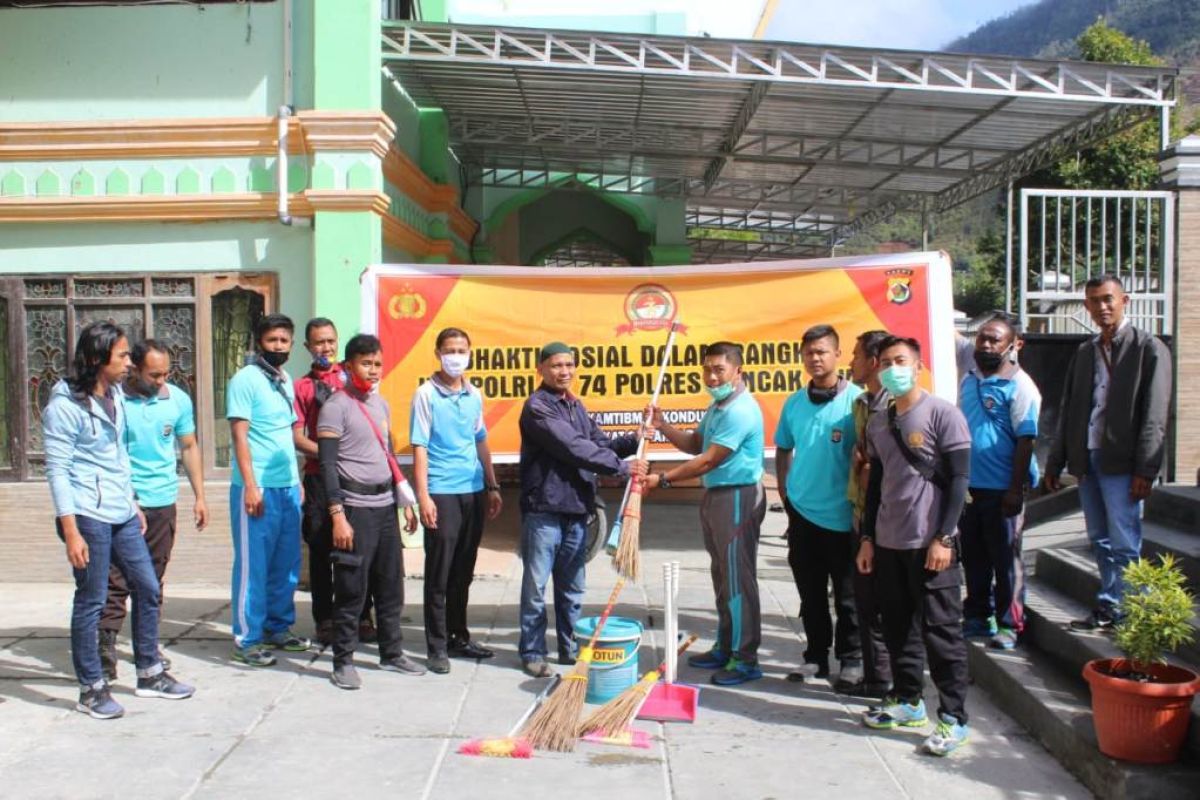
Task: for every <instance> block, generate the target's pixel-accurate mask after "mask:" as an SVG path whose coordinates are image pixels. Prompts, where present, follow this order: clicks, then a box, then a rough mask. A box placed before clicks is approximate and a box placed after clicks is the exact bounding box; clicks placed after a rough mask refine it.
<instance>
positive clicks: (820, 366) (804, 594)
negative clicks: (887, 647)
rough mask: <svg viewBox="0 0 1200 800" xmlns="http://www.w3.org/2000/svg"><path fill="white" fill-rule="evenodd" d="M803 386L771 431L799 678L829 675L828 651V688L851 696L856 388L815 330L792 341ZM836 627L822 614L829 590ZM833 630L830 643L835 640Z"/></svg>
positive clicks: (832, 342)
mask: <svg viewBox="0 0 1200 800" xmlns="http://www.w3.org/2000/svg"><path fill="white" fill-rule="evenodd" d="M800 351H801V355H802V357H803V359H804V368H805V371H807V372H808V374H809V376H810V378H811V379H810V380H809V383H808V386H807V387H805V388H803V389H801V390H800V391H798V392H796V393H794V394H793V395H792V396H791V397H789V398H788V399H787V401H786V402H785V403H784V404H783V411H782V412H781V413H780V415H779V425H778V426H777V427H776V429H775V448H776V449H775V473H776V478H777V481H778V486H779V494H780V498H781V499H782V500H783V505H784V509H785V510H786V511H787V515H788V531H787V537H788V565H789V566H791V568H792V576H793V577H794V578H795V581H796V589H797V590H798V591H799V593H800V617H801V619H802V620H803V621H804V635H805V636H806V637H807V639H808V648H807V649H806V650H805V651H804V663H805V665H806V667H807V669H803V670H801V671H799V672H794V673H792V674H791V675H789V676H788V678H789V680H792V681H795V682H801V681H803V680H804V677H805V675H810V674H815V675H816V676H817V677H819V678H825V677H828V676H829V650H830V648H833V649H834V655H836V656H837V658H838V661H839V662H840V663H841V670H840V672H839V674H838V678H837V681H836V682H835V685H836V687H837V688H838V689H839V690H841V691H852V690H854V689H857V688H858V687H859V684H861V683H862V681H863V668H862V645H861V644H860V641H859V633H858V622H857V618H856V616H855V611H854V574H855V572H856V570H855V569H854V555H855V553H857V552H858V544H857V541H856V540H855V538H854V536H853V535H852V534H851V532H850V527H851V523H852V522H853V511H854V508H853V506H851V505H850V500H849V499H848V498H847V497H846V476H847V475H849V474H850V459H851V456H852V454H853V452H854V446H855V444H856V442H857V440H858V439H857V435H856V433H855V430H854V410H853V409H854V401H855V399H856V398H857V397H858V395H860V394H861V393H862V389H859V388H858V387H857V386H854V385H853V384H851V383H849V382H848V381H847V380H846V379H845V378H842V377H841V376H839V375H838V372H837V362H838V358H839V357H840V356H841V348H840V342H839V339H838V334H837V331H836V330H834V329H833V327H832V326H829V325H816V326H814V327H812V328H809V329H808V330H807V331H805V332H804V336H803V337H802V338H801V340H800ZM831 582H832V584H833V602H834V607H835V608H836V611H837V627H836V631H835V628H834V622H833V620H832V619H831V618H830V615H829V585H830V583H831ZM835 632H836V640H835Z"/></svg>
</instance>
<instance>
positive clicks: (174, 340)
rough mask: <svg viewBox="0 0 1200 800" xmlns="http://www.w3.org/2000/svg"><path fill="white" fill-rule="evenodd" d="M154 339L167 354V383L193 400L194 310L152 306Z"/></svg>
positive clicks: (194, 382) (194, 374) (194, 395)
mask: <svg viewBox="0 0 1200 800" xmlns="http://www.w3.org/2000/svg"><path fill="white" fill-rule="evenodd" d="M154 338H155V339H157V340H158V341H159V342H161V343H162V344H163V345H165V346H166V348H167V352H168V353H170V355H171V372H170V374H169V375H167V380H168V381H170V382H171V383H173V384H175V385H176V386H178V387H179V388H180V389H183V390H184V391H185V392H187V393H188V394H190V395H191V396H192V400H195V399H196V307H195V306H191V305H187V306H155V307H154Z"/></svg>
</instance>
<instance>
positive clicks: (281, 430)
mask: <svg viewBox="0 0 1200 800" xmlns="http://www.w3.org/2000/svg"><path fill="white" fill-rule="evenodd" d="M295 399H296V398H295V394H293V391H292V379H291V378H289V377H288V376H287V373H282V380H279V381H272V380H271V379H270V378H268V377H267V374H266V372H264V371H263V369H262V367H259V366H258V365H256V364H249V365H247V366H245V367H242V368H241V369H239V370H238V371H237V373H236V374H235V375H234V376H233V377H232V378H231V379H230V381H229V389H228V390H227V391H226V392H225V417H226V419H230V420H234V419H244V420H246V421H247V422H249V423H250V433H249V436H248V439H249V443H250V463H251V467H252V468H253V470H254V480H255V482H256V483H257V484H258V488H260V489H287V488H290V487H292V486H297V485H299V483H300V472H299V470H298V469H297V468H296V445H295V444H294V443H293V440H292V423H294V422H295V421H296V409H295V407H294V406H295ZM231 466H232V467H233V470H232V472H233V474H232V476H231V477H230V481H231V482H232V483H233V485H234V486H242V485H243V481H242V471H241V470H240V469H238V466H237V464H236V463H234V464H231Z"/></svg>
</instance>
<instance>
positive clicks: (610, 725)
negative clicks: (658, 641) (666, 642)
mask: <svg viewBox="0 0 1200 800" xmlns="http://www.w3.org/2000/svg"><path fill="white" fill-rule="evenodd" d="M698 638H700V637H699V636H697V635H696V634H694V633H693V634H692V635H691V636H689V637H688V638H687V639H685V640H684V641H683V642H681V643H680V644H679V647H678V649H677V650H676V651H675V654H676V656H681V655H683V654H684V652H685V651H686V650H687V649H688V648H689V647H691V646H692V643H693V642H695V641H696V640H697V639H698ZM666 669H667V662H666V661H663V662H662V663H661V664H659V665H658V669H652V670H650V671H649V672H647V673H646V674H645V675H643V676H642V679H641V680H640V681H638V682H637V683H635V684H634V685H633V686H630V687H629V688H628V689H626V690H625V691H623V692H621V693H620V694H619V695H617V696H616V697H614V698H613V699H612V700H609V701H608V702H607V703H605V704H604V705H602V706H600V707H599V708H597V709H596V710H595V711H593V712H592V713H591V714H589V715H588V718H587V719H585V720H584V721H583V723H582V724H580V726H579V735H580V736H583V735H585V734H588V733H592V732H593V731H596V732H599V734H600V735H601V736H616V735H617V734H619V733H620V732H622V731H624V730H625V729H626V728H627V727H629V723H631V722H633V719H634V717H636V716H637V715H638V712H639V711H641V710H642V705H643V704H644V703H645V702H646V698H647V697H648V696H649V695H650V690H651V689H653V688H654V684H656V683H658V679H659V678H660V677H662V675H663V673H664V672H666Z"/></svg>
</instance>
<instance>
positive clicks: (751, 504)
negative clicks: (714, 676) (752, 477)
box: [700, 483, 767, 664]
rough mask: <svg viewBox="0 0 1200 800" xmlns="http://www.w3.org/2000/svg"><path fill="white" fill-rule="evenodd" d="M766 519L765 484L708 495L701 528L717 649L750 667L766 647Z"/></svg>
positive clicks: (717, 490) (703, 502)
mask: <svg viewBox="0 0 1200 800" xmlns="http://www.w3.org/2000/svg"><path fill="white" fill-rule="evenodd" d="M766 516H767V500H766V493H765V492H764V491H763V486H762V484H761V483H757V484H753V485H750V486H720V487H714V488H712V489H707V490H705V492H704V498H703V499H702V500H701V501H700V525H701V527H702V528H703V530H704V547H705V549H706V550H708V555H709V557H710V558H711V559H712V582H713V593H714V594H715V595H716V599H717V620H718V627H717V642H716V645H715V647H716V649H718V650H720V651H722V652H724V653H730V654H731V655H732V656H733V657H734V658H736V659H738V660H739V661H744V662H746V663H749V664H756V663H758V646H759V644H761V643H762V609H761V606H760V604H759V599H758V535H759V531H760V529H761V528H762V523H763V519H765V518H766Z"/></svg>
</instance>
